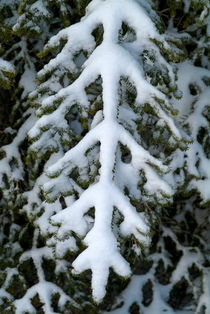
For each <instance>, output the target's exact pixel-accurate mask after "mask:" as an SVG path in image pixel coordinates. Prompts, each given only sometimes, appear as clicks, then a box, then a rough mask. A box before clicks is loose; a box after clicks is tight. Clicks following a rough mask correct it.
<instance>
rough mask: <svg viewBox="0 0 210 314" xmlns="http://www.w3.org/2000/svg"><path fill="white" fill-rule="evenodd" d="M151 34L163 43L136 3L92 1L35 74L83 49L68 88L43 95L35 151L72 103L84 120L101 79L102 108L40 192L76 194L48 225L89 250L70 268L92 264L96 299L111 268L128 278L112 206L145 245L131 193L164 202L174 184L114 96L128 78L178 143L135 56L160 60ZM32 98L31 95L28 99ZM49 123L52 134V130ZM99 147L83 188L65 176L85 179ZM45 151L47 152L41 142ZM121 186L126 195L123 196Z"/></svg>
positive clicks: (138, 102)
mask: <svg viewBox="0 0 210 314" xmlns="http://www.w3.org/2000/svg"><path fill="white" fill-rule="evenodd" d="M140 2H141V1H140ZM122 23H126V24H127V25H128V26H129V27H130V28H132V29H133V30H134V32H135V35H136V36H135V39H134V40H133V41H132V42H130V43H126V44H125V43H120V42H119V32H120V30H121V28H122ZM100 25H102V26H103V30H104V34H103V41H102V43H101V44H100V45H98V46H97V47H96V48H95V46H96V43H95V39H94V37H93V36H92V32H93V30H95V29H96V28H97V27H98V26H100ZM151 38H156V39H158V40H159V41H161V40H164V38H163V37H162V36H161V35H159V33H158V32H157V30H156V27H155V26H154V23H153V22H152V20H151V18H150V17H149V15H148V13H147V11H146V10H145V9H144V8H143V7H142V6H141V5H140V4H139V3H138V2H137V1H135V0H107V1H99V0H95V1H94V0H93V1H92V2H91V3H90V5H89V6H88V8H87V14H86V16H85V17H84V18H83V19H82V20H81V21H80V22H79V23H77V24H75V25H73V26H71V27H69V28H66V29H64V30H62V31H61V32H59V33H58V35H56V36H54V37H52V38H51V39H50V41H49V43H48V44H47V45H46V47H45V50H46V51H47V50H50V49H52V48H54V47H56V46H59V43H60V41H61V40H64V41H66V43H65V45H64V47H63V49H62V51H61V52H60V53H59V54H58V55H57V57H55V58H54V59H53V60H51V61H50V62H49V64H47V65H46V66H45V67H44V69H43V70H42V71H40V73H39V78H40V79H42V78H43V77H44V76H45V75H46V74H47V73H49V72H50V71H54V70H55V69H56V68H57V67H59V66H61V65H64V67H65V68H68V70H69V73H73V72H76V71H77V70H76V64H75V61H74V57H75V55H76V54H77V53H78V52H80V51H81V50H83V51H86V52H87V53H88V56H87V60H86V61H85V62H84V64H83V65H82V68H81V70H82V71H81V73H80V74H79V75H78V77H76V79H75V80H74V81H73V82H72V83H71V84H70V85H69V86H67V87H64V88H61V89H60V90H59V91H58V92H57V93H56V94H55V95H52V96H49V97H46V98H45V97H43V98H42V106H41V107H40V108H39V109H38V114H39V115H40V116H41V117H40V119H39V120H38V121H37V123H36V124H35V126H34V127H33V128H32V129H31V130H30V132H29V136H30V137H31V138H33V139H34V140H37V142H36V141H35V142H34V144H33V145H32V149H33V147H36V145H37V147H40V148H41V146H42V145H43V143H44V142H46V141H48V142H49V141H50V143H51V144H50V145H52V146H53V145H54V147H55V149H57V147H59V137H58V136H57V134H56V132H57V130H58V133H59V132H60V133H62V132H63V131H66V130H67V129H68V127H69V126H68V123H67V120H66V119H65V116H66V114H67V113H68V112H69V110H70V108H71V107H73V106H74V105H75V104H76V105H77V106H78V107H79V108H80V110H81V113H82V116H83V117H87V112H88V110H89V108H90V106H91V100H90V99H89V98H88V94H87V91H86V88H87V87H88V86H89V85H90V84H91V83H94V82H95V81H96V80H97V79H98V78H99V77H100V81H101V82H102V103H103V110H101V111H99V112H98V113H96V115H95V118H94V120H93V121H94V122H93V123H92V126H91V129H90V130H89V132H87V134H86V135H85V136H84V137H83V138H82V139H81V140H80V142H79V143H78V144H77V145H75V146H74V147H73V148H72V149H70V150H69V151H67V152H66V153H65V155H64V156H63V157H62V158H60V159H59V160H58V161H57V162H56V163H55V164H54V165H52V166H50V167H49V169H48V170H47V174H48V176H49V177H51V178H52V179H51V181H50V182H49V183H46V184H44V192H45V195H46V197H47V198H49V199H50V198H51V200H52V201H54V200H55V198H58V197H59V196H60V195H64V196H66V195H68V194H77V199H75V200H74V201H73V203H71V204H70V206H67V207H66V208H65V209H64V210H62V211H59V212H58V211H56V212H57V213H56V214H55V215H53V216H52V217H51V222H52V224H53V225H55V226H58V228H57V232H56V239H57V241H59V240H61V241H64V242H65V241H66V240H67V241H68V239H70V240H69V242H68V244H69V245H70V247H69V249H70V250H73V251H74V250H75V241H72V240H71V239H72V238H71V237H72V235H73V234H74V233H76V234H77V236H79V237H81V238H82V239H83V241H84V244H85V245H86V247H87V248H86V249H85V250H84V251H83V252H82V253H81V254H79V255H78V257H77V259H76V260H75V261H74V262H73V267H74V273H80V272H83V271H85V270H87V269H91V271H92V290H93V297H94V299H95V300H96V301H97V302H100V301H101V300H102V299H103V297H104V295H105V289H106V284H107V279H108V275H109V269H110V268H113V269H114V271H115V272H116V273H117V274H119V275H121V276H123V277H127V276H129V275H130V268H129V265H128V263H127V262H126V261H125V259H124V258H123V256H122V255H121V252H120V247H119V244H118V240H117V238H116V235H115V234H114V232H113V227H112V224H113V215H114V210H115V209H117V210H118V211H119V213H120V214H121V215H122V219H123V221H122V222H121V224H120V226H117V228H118V233H119V235H121V236H124V237H128V236H131V235H133V236H134V237H135V238H136V239H137V240H138V241H139V243H140V244H143V245H148V244H149V243H150V239H149V236H148V234H149V229H150V228H149V225H148V221H147V218H146V216H145V214H144V212H143V210H144V208H142V209H141V211H142V212H141V213H140V212H137V210H136V208H135V207H134V206H133V205H132V202H131V198H132V197H133V196H137V200H146V198H147V197H150V196H155V197H156V198H157V199H158V200H159V201H161V200H163V199H169V198H170V197H171V196H172V194H173V191H172V188H171V186H170V185H169V184H168V183H167V182H166V181H164V180H163V178H162V175H163V173H165V172H167V171H169V167H167V166H165V165H163V163H162V162H161V161H160V160H159V159H157V158H154V157H153V156H152V155H151V153H150V152H149V151H147V150H146V149H145V148H143V146H142V145H141V138H140V136H138V139H137V136H136V138H135V136H133V134H132V132H130V131H129V130H127V127H126V124H127V125H131V126H132V125H133V124H134V120H135V119H136V120H137V118H134V117H136V116H138V115H137V114H134V112H133V108H132V109H131V108H129V105H128V104H123V101H124V100H122V98H121V97H120V94H119V86H120V81H121V79H122V78H129V81H130V82H131V84H132V86H134V87H135V89H136V93H137V96H136V99H135V102H134V104H133V105H134V107H135V106H138V107H141V106H143V105H144V104H146V103H149V104H150V106H151V108H152V110H153V111H154V112H155V115H156V117H157V119H158V120H159V122H160V123H162V125H164V126H166V127H167V129H168V130H169V132H170V133H171V135H172V136H173V137H174V138H175V139H176V140H179V141H181V133H180V131H179V129H178V128H177V127H176V126H175V124H174V122H173V120H172V118H171V116H170V115H169V110H168V107H169V104H168V103H167V98H166V96H165V95H164V94H163V93H162V92H160V90H159V89H158V88H157V87H154V86H152V85H151V84H150V82H149V81H148V80H147V79H146V77H145V73H144V71H143V68H142V66H141V62H140V59H139V55H140V54H141V53H142V52H143V51H144V50H145V49H147V50H152V51H156V52H157V53H156V55H157V58H159V59H158V61H160V63H162V62H163V61H162V58H161V57H160V53H159V52H158V48H157V46H156V45H155V44H154V43H153V42H152V41H151V40H150V39H151ZM165 66H166V65H165ZM167 67H168V72H169V73H170V75H171V77H172V78H171V79H172V80H173V79H174V75H173V72H172V71H171V70H170V66H169V65H168V64H167ZM56 73H57V72H56ZM51 83H52V80H49V81H47V82H45V83H43V84H45V85H44V86H45V87H46V86H48V87H49V88H50V84H51ZM54 90H56V89H54ZM34 95H35V94H34V93H33V94H32V97H34ZM158 100H159V101H158ZM122 104H123V106H122ZM126 107H127V108H129V109H126ZM52 108H54V110H52ZM46 109H50V110H49V111H50V112H49V113H48V114H44V112H45V111H47V110H46ZM126 110H127V111H126ZM123 112H124V114H123ZM126 112H127V113H128V112H129V115H126V114H125V113H126ZM123 116H124V117H123ZM133 119H134V120H133ZM123 121H124V122H123ZM54 128H56V132H55V133H52V130H53V129H54ZM135 128H136V127H135ZM52 135H53V138H52ZM56 141H57V144H56ZM37 143H38V144H37ZM56 145H57V146H56ZM96 145H98V146H99V145H100V146H99V154H98V155H96V156H94V155H92V156H91V157H89V158H90V159H91V161H92V162H93V164H94V162H95V164H96V162H97V161H98V162H99V164H100V166H99V170H98V174H97V176H96V177H95V178H94V182H93V183H92V184H89V186H88V188H87V189H86V190H85V191H84V192H83V191H82V190H81V189H80V188H79V185H80V184H79V183H78V184H77V183H76V182H75V183H74V180H75V178H70V176H71V172H72V171H73V169H74V168H77V169H78V173H79V176H78V181H79V180H81V182H84V181H85V176H86V173H85V169H86V170H87V169H88V168H89V167H90V164H89V163H90V159H88V154H89V150H91V149H93V147H94V146H96ZM120 145H124V146H125V147H126V148H127V149H128V150H129V151H130V154H131V161H130V163H128V164H126V163H124V162H122V160H121V158H120V154H121V148H120ZM42 149H43V150H44V147H43V148H42ZM35 150H36V149H35ZM97 158H99V160H97ZM141 172H143V174H144V176H145V178H146V180H145V183H144V184H143V186H142V191H143V192H142V193H141V192H140V191H139V181H140V180H141V176H140V173H141ZM129 173H130V174H132V178H131V177H130V175H129ZM126 175H128V178H126ZM123 176H124V177H123ZM122 177H123V178H122ZM127 179H128V180H127ZM75 181H76V180H75ZM125 188H127V190H128V195H125ZM92 208H94V212H95V214H94V219H93V221H92V222H91V223H90V215H89V213H88V212H89V210H90V209H92ZM64 242H63V243H64ZM71 245H72V247H71ZM62 249H63V250H66V245H65V244H64V245H63V246H62V245H61V246H60V247H59V255H60V256H62V255H63V254H64V251H63V252H62Z"/></svg>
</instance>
